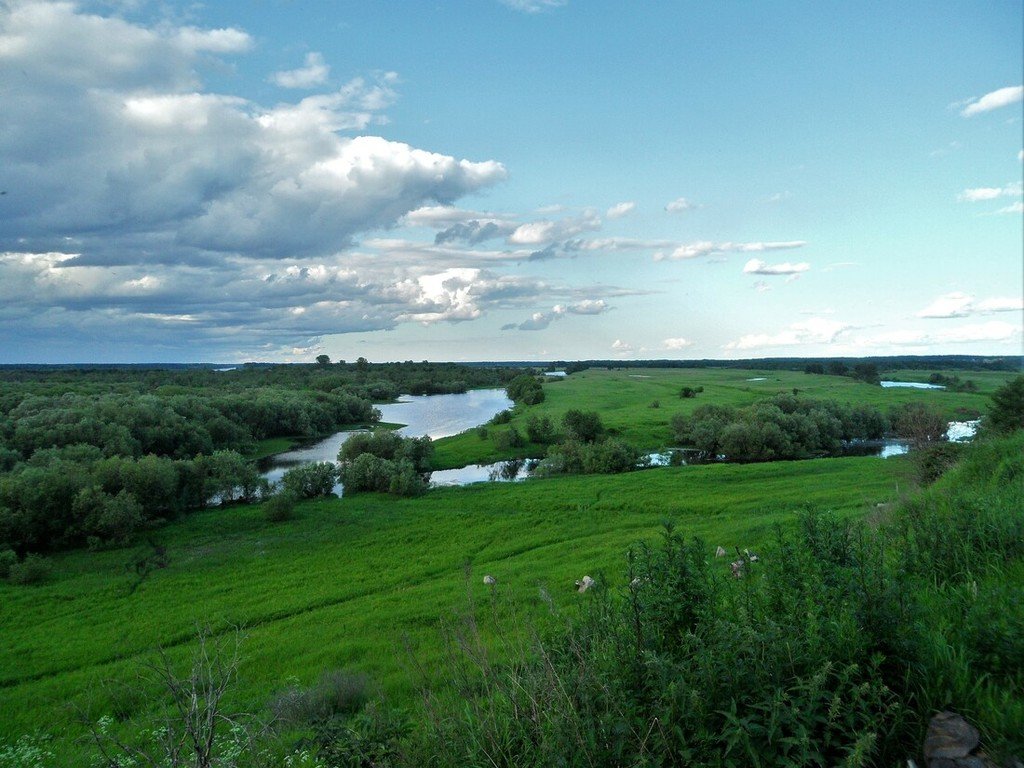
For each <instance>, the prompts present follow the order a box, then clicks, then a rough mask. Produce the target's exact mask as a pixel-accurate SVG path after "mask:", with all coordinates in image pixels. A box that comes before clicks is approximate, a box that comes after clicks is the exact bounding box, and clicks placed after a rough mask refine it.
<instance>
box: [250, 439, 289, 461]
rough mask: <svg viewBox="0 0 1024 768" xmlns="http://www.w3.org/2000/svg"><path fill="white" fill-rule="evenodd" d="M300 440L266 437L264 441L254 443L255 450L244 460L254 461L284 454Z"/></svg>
mask: <svg viewBox="0 0 1024 768" xmlns="http://www.w3.org/2000/svg"><path fill="white" fill-rule="evenodd" d="M301 440H302V438H298V437H268V438H267V439H266V440H258V441H256V448H255V449H254V450H253V451H252V452H251V453H249V454H247V455H246V458H247V459H252V460H254V461H255V460H258V459H265V458H266V457H267V456H273V455H274V454H275V453H284V452H285V451H290V450H291V449H292V448H293V447H295V445H297V444H298V443H299V442H301Z"/></svg>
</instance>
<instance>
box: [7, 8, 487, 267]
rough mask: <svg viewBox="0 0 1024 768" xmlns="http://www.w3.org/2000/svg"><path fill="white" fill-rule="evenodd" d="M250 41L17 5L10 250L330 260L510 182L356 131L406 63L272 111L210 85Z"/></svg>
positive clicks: (11, 21)
mask: <svg viewBox="0 0 1024 768" xmlns="http://www.w3.org/2000/svg"><path fill="white" fill-rule="evenodd" d="M250 46H251V40H250V38H249V37H248V35H246V33H244V32H241V31H239V30H234V29H219V30H200V29H196V28H194V27H177V28H176V27H174V26H173V25H171V24H168V23H163V24H160V25H158V26H154V27H145V26H142V25H139V24H134V23H131V22H128V21H125V20H123V19H119V18H116V17H112V16H110V17H104V16H100V15H94V14H88V13H85V12H80V11H78V10H77V8H76V6H74V5H72V4H70V3H44V2H36V1H34V0H26V1H24V2H19V3H16V4H14V5H13V7H12V8H11V9H10V10H9V11H8V12H5V13H3V14H0V103H2V104H3V105H4V108H3V109H4V123H5V126H6V127H7V130H6V131H4V132H2V133H0V156H2V157H3V158H4V164H5V187H6V189H7V190H9V191H10V193H9V194H8V195H7V196H5V215H4V217H3V218H2V219H0V248H8V249H12V250H13V249H17V248H19V242H20V239H21V238H26V237H29V238H33V237H34V238H39V239H45V238H51V239H52V238H59V237H72V238H76V239H77V240H78V241H80V247H81V249H82V251H83V253H84V254H85V256H86V257H89V258H97V259H98V258H108V259H112V260H115V259H120V260H128V259H139V258H143V257H146V258H152V256H146V255H147V254H161V258H165V259H173V260H177V261H198V260H207V261H208V260H209V259H210V258H212V257H211V256H210V252H221V253H225V254H237V255H243V256H248V257H256V256H261V255H274V256H276V257H279V258H289V257H305V256H309V255H314V254H327V253H331V252H334V251H336V250H338V249H339V248H344V247H347V246H348V245H349V244H350V242H351V240H352V238H353V237H354V236H355V235H356V234H358V233H361V232H365V231H368V230H373V229H377V228H383V227H389V226H392V225H394V224H395V223H396V222H397V221H398V220H399V219H400V218H401V217H402V216H403V215H405V214H406V213H408V212H410V211H413V210H416V209H417V208H420V207H422V206H423V205H425V204H429V203H442V204H450V203H452V202H453V201H454V200H456V199H457V198H459V197H461V196H463V195H465V194H468V193H470V192H473V191H476V190H479V189H482V188H484V187H486V186H488V185H491V184H494V183H496V182H498V181H501V180H502V179H504V178H505V175H506V173H505V169H504V167H503V166H502V165H501V164H500V163H497V162H494V161H484V162H471V161H469V160H460V159H457V158H454V157H450V156H447V155H443V154H438V153H433V152H429V151H426V150H422V149H417V148H414V147H411V146H409V145H407V144H402V143H400V142H395V141H389V140H386V139H383V138H380V137H378V136H372V135H358V136H345V135H339V132H342V131H363V130H364V129H366V127H367V126H369V125H370V124H371V123H373V122H375V121H377V120H379V119H381V116H380V111H381V110H382V109H384V108H386V107H387V106H388V105H389V104H390V103H391V102H392V101H393V100H394V98H395V94H394V91H393V85H394V83H395V82H396V76H395V75H394V73H383V74H380V75H377V76H375V77H373V78H368V79H364V78H355V79H353V80H352V81H350V82H349V83H347V84H346V85H345V86H343V87H342V88H340V89H339V90H337V91H335V92H332V93H326V94H317V95H313V96H310V97H308V98H306V99H303V100H301V101H299V102H298V103H294V104H280V105H277V106H275V107H272V108H265V107H263V106H261V105H259V104H256V103H253V102H251V101H248V100H245V99H241V98H238V97H234V96H228V95H223V94H216V93H208V92H204V90H203V87H202V82H201V79H200V76H199V73H200V70H201V68H202V67H203V66H206V65H207V64H208V63H209V61H210V56H211V55H213V54H237V53H241V52H244V51H245V50H247V49H248V48H249V47H250ZM112 51H116V55H111V52H112ZM15 190H16V193H14V191H15Z"/></svg>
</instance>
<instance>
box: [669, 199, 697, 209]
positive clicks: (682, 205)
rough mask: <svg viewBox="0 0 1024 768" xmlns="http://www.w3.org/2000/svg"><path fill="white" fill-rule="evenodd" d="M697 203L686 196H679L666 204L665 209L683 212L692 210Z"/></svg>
mask: <svg viewBox="0 0 1024 768" xmlns="http://www.w3.org/2000/svg"><path fill="white" fill-rule="evenodd" d="M696 207H697V205H696V204H695V203H693V202H692V201H690V200H687V199H686V198H685V197H677V198H676V199H675V200H673V201H672V202H670V203H666V204H665V210H666V211H668V212H669V213H682V212H683V211H692V210H693V209H694V208H696Z"/></svg>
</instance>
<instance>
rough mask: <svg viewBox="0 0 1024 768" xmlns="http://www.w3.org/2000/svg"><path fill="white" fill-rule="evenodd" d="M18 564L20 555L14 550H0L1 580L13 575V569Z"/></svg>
mask: <svg viewBox="0 0 1024 768" xmlns="http://www.w3.org/2000/svg"><path fill="white" fill-rule="evenodd" d="M17 563H18V555H17V554H16V553H15V552H14V550H13V549H3V550H0V579H6V578H7V577H8V576H10V575H11V568H12V567H13V566H15V565H17Z"/></svg>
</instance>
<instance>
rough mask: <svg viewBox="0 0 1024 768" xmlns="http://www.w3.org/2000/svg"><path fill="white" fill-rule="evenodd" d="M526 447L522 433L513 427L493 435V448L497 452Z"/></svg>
mask: <svg viewBox="0 0 1024 768" xmlns="http://www.w3.org/2000/svg"><path fill="white" fill-rule="evenodd" d="M524 445H526V441H525V440H524V439H523V435H522V433H520V432H519V430H518V429H516V428H515V427H509V428H508V429H504V430H502V431H501V432H496V433H495V434H494V447H495V448H497V449H498V450H499V451H510V450H512V449H513V448H522V447H523V446H524Z"/></svg>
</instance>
